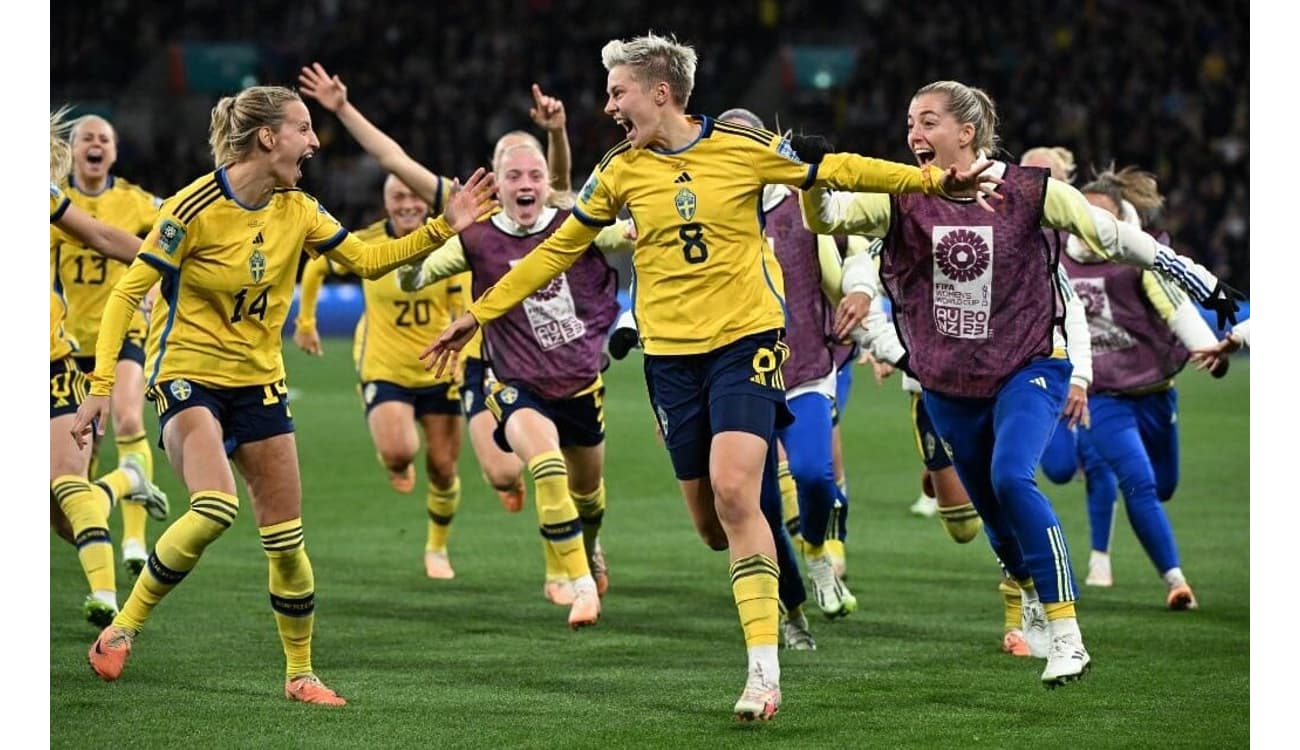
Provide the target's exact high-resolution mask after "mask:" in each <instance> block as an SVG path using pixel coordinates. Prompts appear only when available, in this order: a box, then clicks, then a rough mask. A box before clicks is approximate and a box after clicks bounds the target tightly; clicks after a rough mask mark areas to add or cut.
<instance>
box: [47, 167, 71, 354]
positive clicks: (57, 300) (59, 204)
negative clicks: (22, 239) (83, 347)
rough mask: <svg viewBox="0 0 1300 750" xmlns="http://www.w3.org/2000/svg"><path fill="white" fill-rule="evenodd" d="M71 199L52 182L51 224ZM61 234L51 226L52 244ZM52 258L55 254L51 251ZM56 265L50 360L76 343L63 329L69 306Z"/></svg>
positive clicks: (51, 318) (51, 300)
mask: <svg viewBox="0 0 1300 750" xmlns="http://www.w3.org/2000/svg"><path fill="white" fill-rule="evenodd" d="M69 205H71V201H69V200H68V197H67V196H66V195H64V193H63V191H62V190H61V189H59V186H58V185H55V184H54V183H52V182H51V183H50V224H51V225H53V223H54V222H56V221H58V220H59V217H61V216H63V212H64V211H66V210H68V206H69ZM57 234H61V233H60V232H58V230H56V229H55V228H54V227H53V226H51V227H50V245H51V247H52V246H53V245H54V242H55V237H56V235H57ZM50 258H51V260H53V258H54V255H53V253H51V255H50ZM54 270H55V269H54V266H53V265H51V266H50V286H51V288H50V361H51V362H54V361H55V360H59V359H63V358H64V357H66V356H68V355H69V354H72V352H73V351H74V350H75V349H76V345H75V344H74V343H73V342H72V341H71V340H70V339H69V338H68V335H67V333H65V332H64V330H63V320H64V318H65V317H66V316H67V308H66V307H65V306H64V304H63V298H62V297H60V296H59V295H58V294H56V293H55V291H54Z"/></svg>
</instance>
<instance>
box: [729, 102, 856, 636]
mask: <svg viewBox="0 0 1300 750" xmlns="http://www.w3.org/2000/svg"><path fill="white" fill-rule="evenodd" d="M718 122H719V123H739V124H741V125H745V126H748V127H750V128H755V129H762V128H763V127H764V125H763V121H762V119H760V118H759V117H758V116H757V115H755V114H754V113H753V112H750V111H749V110H747V109H742V108H736V109H730V110H727V111H726V112H723V113H722V114H721V115H718ZM760 205H761V206H762V211H763V227H764V232H765V235H766V237H767V240H768V242H769V243H771V245H772V252H773V254H774V255H775V256H776V260H777V262H778V264H779V265H780V267H781V276H782V278H783V279H784V282H785V307H786V312H787V315H786V326H785V328H786V330H785V341H786V344H787V345H788V346H789V347H790V361H789V363H788V364H787V365H785V367H784V368H783V372H782V375H783V377H784V378H785V382H786V396H785V399H786V404H787V406H788V407H789V409H790V412H791V413H792V414H793V415H794V418H795V419H794V422H793V423H792V424H790V425H788V426H786V427H783V428H780V429H778V430H777V437H778V438H779V439H780V441H781V447H782V448H783V449H784V453H785V458H786V462H785V465H784V466H782V465H780V464H778V472H779V473H780V474H789V475H790V477H791V478H792V479H793V480H794V484H795V488H796V494H797V498H798V513H799V535H800V537H801V538H802V540H803V543H804V549H803V554H804V562H805V563H806V564H807V565H808V580H809V581H810V582H811V583H812V587H813V595H814V596H815V597H816V599H817V606H818V607H819V608H821V610H822V612H823V613H824V614H825V615H826V616H827V617H830V618H835V617H844V616H847V615H848V614H850V613H851V612H853V611H854V610H855V609H857V606H858V600H857V598H856V597H854V596H853V593H852V592H850V591H849V589H848V587H847V586H845V585H844V582H843V581H842V580H841V579H840V577H839V575H838V574H837V573H836V571H835V566H834V562H833V560H832V558H831V555H830V554H829V552H828V551H827V549H826V542H827V541H829V539H830V538H831V537H830V536H829V535H828V532H830V531H832V528H831V519H832V517H833V515H834V513H835V509H836V505H837V504H838V503H839V502H840V492H839V487H838V486H837V485H836V482H835V463H834V457H833V451H832V431H833V427H832V424H831V423H832V420H833V415H834V411H835V408H834V407H835V395H836V385H837V379H836V374H835V359H834V357H835V352H834V344H835V342H836V341H837V340H838V339H839V338H840V335H841V332H840V330H839V329H840V328H842V329H843V334H845V335H846V334H847V332H848V331H849V330H851V329H852V328H853V327H855V326H857V324H858V323H859V322H861V320H862V318H863V317H864V316H865V315H866V312H867V309H868V308H869V307H870V305H871V297H870V292H872V291H874V290H872V289H870V288H865V289H863V288H855V289H851V290H843V291H842V290H841V288H840V280H841V271H840V254H839V249H838V248H837V247H836V246H835V240H834V239H833V238H831V237H827V236H818V235H815V234H813V233H811V232H809V231H808V230H807V229H805V228H804V226H803V217H802V216H801V215H800V211H799V199H798V197H797V196H795V195H794V193H793V191H791V190H790V188H788V187H786V186H785V185H767V186H765V187H764V188H763V196H762V203H761V204H760ZM837 304H838V310H837V308H836V305H837ZM787 608H788V605H787ZM787 619H788V618H787Z"/></svg>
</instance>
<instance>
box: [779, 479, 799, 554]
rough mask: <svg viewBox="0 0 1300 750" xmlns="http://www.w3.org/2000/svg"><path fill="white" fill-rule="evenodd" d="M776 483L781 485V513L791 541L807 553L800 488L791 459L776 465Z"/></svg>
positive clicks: (795, 547) (797, 550)
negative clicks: (791, 470)
mask: <svg viewBox="0 0 1300 750" xmlns="http://www.w3.org/2000/svg"><path fill="white" fill-rule="evenodd" d="M776 483H777V485H779V486H780V487H781V515H782V516H783V517H784V520H785V530H786V531H787V532H788V533H789V534H790V541H792V542H794V549H795V551H796V552H798V553H799V554H801V555H806V552H805V551H804V546H803V537H801V536H799V489H798V488H797V487H796V486H795V484H794V475H793V474H791V473H790V462H789V461H781V462H780V463H778V464H777V465H776Z"/></svg>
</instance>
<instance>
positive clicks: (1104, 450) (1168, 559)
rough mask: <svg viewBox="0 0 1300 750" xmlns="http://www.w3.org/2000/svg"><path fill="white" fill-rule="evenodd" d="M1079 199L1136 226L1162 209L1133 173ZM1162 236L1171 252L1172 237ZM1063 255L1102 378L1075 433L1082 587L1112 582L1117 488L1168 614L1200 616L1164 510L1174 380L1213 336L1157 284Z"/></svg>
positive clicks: (1170, 474)
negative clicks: (1084, 529)
mask: <svg viewBox="0 0 1300 750" xmlns="http://www.w3.org/2000/svg"><path fill="white" fill-rule="evenodd" d="M1080 191H1081V192H1082V193H1083V195H1084V197H1085V198H1086V199H1087V200H1088V202H1089V203H1091V204H1092V205H1094V206H1096V207H1098V208H1100V209H1102V210H1104V211H1106V212H1107V213H1109V214H1111V215H1113V216H1115V217H1116V218H1118V219H1121V220H1122V221H1124V222H1126V223H1128V224H1131V225H1133V226H1135V227H1141V226H1142V225H1143V224H1144V223H1146V224H1150V222H1151V220H1152V218H1153V217H1154V214H1155V213H1156V212H1157V211H1158V210H1159V208H1160V206H1161V205H1162V204H1163V203H1164V198H1163V196H1161V195H1160V192H1159V189H1158V186H1157V184H1156V180H1155V177H1154V176H1153V175H1151V174H1148V173H1146V172H1142V171H1140V170H1138V169H1137V168H1136V167H1125V168H1124V169H1121V170H1118V171H1116V170H1115V169H1114V168H1111V169H1107V170H1105V171H1103V172H1101V173H1100V174H1098V175H1097V176H1096V177H1095V178H1094V179H1093V180H1092V181H1091V182H1089V183H1088V184H1086V185H1084V186H1083V187H1082V188H1081V189H1080ZM1157 237H1158V239H1159V241H1160V242H1162V243H1164V244H1168V243H1169V238H1168V235H1166V234H1164V233H1161V234H1159V235H1157ZM1071 239H1072V240H1073V238H1071ZM1066 247H1067V252H1066V254H1065V256H1064V257H1063V258H1062V259H1061V263H1062V265H1064V266H1065V267H1067V268H1068V269H1069V273H1070V277H1071V278H1072V279H1073V283H1074V288H1075V290H1076V291H1077V292H1078V295H1079V297H1081V298H1083V299H1084V300H1085V302H1086V307H1087V314H1088V324H1089V326H1090V328H1091V333H1092V356H1093V363H1094V365H1093V367H1094V370H1095V378H1094V379H1093V382H1092V392H1091V398H1090V400H1089V404H1090V411H1091V423H1090V424H1085V425H1084V429H1082V430H1079V431H1078V432H1077V438H1078V443H1079V452H1080V453H1081V454H1082V456H1083V463H1084V468H1085V473H1086V480H1087V496H1088V520H1089V526H1090V528H1091V530H1092V552H1091V555H1090V557H1089V560H1088V577H1087V579H1086V580H1085V583H1087V584H1088V585H1093V586H1110V585H1112V584H1113V582H1114V578H1113V573H1112V570H1111V565H1110V554H1109V552H1110V541H1111V534H1112V531H1113V528H1114V515H1115V500H1116V494H1117V493H1116V487H1117V485H1118V487H1119V488H1122V490H1123V493H1124V506H1125V509H1126V510H1127V511H1128V518H1129V523H1130V524H1131V525H1132V527H1133V531H1134V533H1135V534H1136V535H1137V538H1138V541H1139V542H1141V544H1142V548H1143V549H1144V550H1145V551H1146V553H1147V557H1148V558H1149V559H1150V560H1151V562H1152V564H1154V566H1155V568H1156V573H1158V574H1159V575H1160V577H1161V579H1162V580H1163V581H1164V583H1165V586H1166V597H1165V603H1166V605H1167V606H1168V607H1169V608H1170V609H1173V610H1188V609H1195V608H1196V606H1197V602H1196V596H1195V595H1194V594H1193V592H1192V589H1191V587H1190V586H1189V585H1188V584H1187V580H1186V577H1185V576H1184V574H1183V571H1182V568H1181V565H1180V560H1179V555H1178V547H1177V543H1176V541H1175V539H1174V531H1173V526H1172V524H1171V523H1170V522H1169V517H1168V515H1167V514H1166V513H1165V509H1164V505H1163V503H1164V502H1166V501H1168V500H1169V499H1170V498H1171V497H1173V493H1174V489H1175V488H1176V487H1177V485H1178V473H1179V472H1178V391H1177V389H1176V388H1175V387H1174V376H1175V375H1177V374H1178V373H1179V372H1180V371H1181V370H1182V369H1183V367H1184V366H1185V365H1186V363H1187V361H1188V359H1189V356H1190V354H1189V350H1194V349H1200V348H1205V347H1211V346H1213V345H1214V344H1215V336H1214V332H1213V331H1211V330H1210V327H1209V326H1208V325H1207V324H1206V323H1205V320H1204V318H1202V317H1201V315H1200V313H1199V312H1198V311H1197V310H1196V308H1195V307H1194V306H1193V305H1192V303H1191V301H1190V300H1188V299H1187V296H1186V295H1185V294H1183V293H1182V292H1181V291H1180V290H1179V289H1177V288H1176V287H1173V286H1171V285H1170V284H1168V283H1166V282H1164V280H1163V279H1162V278H1161V277H1160V276H1158V275H1156V274H1153V273H1151V272H1150V271H1141V270H1138V269H1135V268H1132V267H1129V266H1118V265H1115V264H1111V263H1104V262H1101V259H1100V258H1098V257H1097V256H1096V255H1094V254H1093V253H1091V252H1089V251H1088V249H1087V248H1086V247H1085V246H1083V245H1082V244H1081V243H1080V242H1078V241H1077V240H1073V241H1071V242H1069V243H1068V244H1067V246H1066ZM1210 372H1211V374H1212V375H1214V376H1215V377H1222V376H1223V375H1224V374H1226V372H1227V359H1226V358H1223V359H1221V360H1219V361H1218V362H1215V363H1212V364H1211V365H1210ZM1060 431H1061V430H1060V428H1059V427H1058V432H1060Z"/></svg>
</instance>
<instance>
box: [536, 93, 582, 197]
mask: <svg viewBox="0 0 1300 750" xmlns="http://www.w3.org/2000/svg"><path fill="white" fill-rule="evenodd" d="M528 115H529V117H532V118H533V122H535V123H537V125H538V127H541V128H542V129H544V130H545V131H546V166H547V167H549V168H550V170H551V189H552V190H554V191H556V192H559V193H567V192H569V191H571V190H573V179H572V178H571V177H570V175H569V173H570V172H571V171H573V159H572V157H571V156H570V154H569V132H568V130H567V129H566V127H565V122H566V118H565V116H564V102H562V101H560V100H559V99H556V98H555V97H553V96H547V95H546V94H544V93H542V87H541V86H538V85H537V84H535V83H534V84H533V107H532V109H530V110H528Z"/></svg>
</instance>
